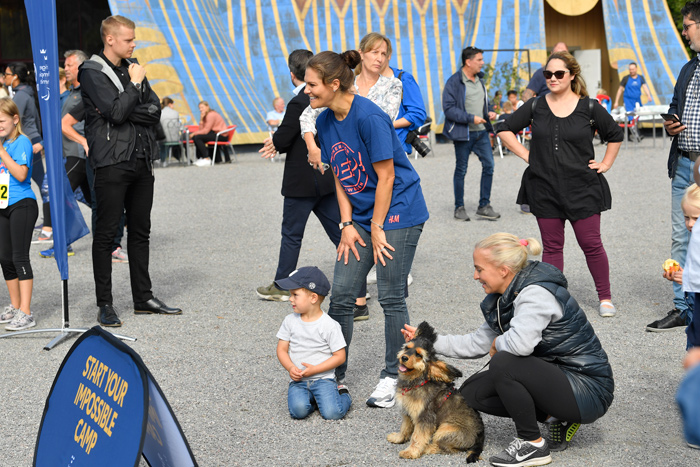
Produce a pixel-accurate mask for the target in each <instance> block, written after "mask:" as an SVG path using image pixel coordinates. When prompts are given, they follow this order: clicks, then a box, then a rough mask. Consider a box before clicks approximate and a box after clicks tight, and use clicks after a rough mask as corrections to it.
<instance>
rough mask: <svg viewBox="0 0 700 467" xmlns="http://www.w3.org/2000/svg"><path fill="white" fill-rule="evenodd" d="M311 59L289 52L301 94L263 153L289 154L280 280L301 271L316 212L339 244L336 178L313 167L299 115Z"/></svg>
mask: <svg viewBox="0 0 700 467" xmlns="http://www.w3.org/2000/svg"><path fill="white" fill-rule="evenodd" d="M312 56H313V54H312V53H311V52H309V51H308V50H295V51H293V52H292V53H291V54H289V59H288V64H289V71H290V75H291V78H292V83H293V84H294V86H296V89H294V93H295V94H296V96H295V97H294V98H292V100H291V101H289V103H288V104H287V110H286V111H285V114H284V119H283V120H282V123H281V124H280V126H279V128H278V129H277V131H276V132H275V133H274V134H273V135H272V137H271V138H268V139H267V140H265V143H264V144H265V146H264V147H263V148H262V149H261V150H260V152H261V153H262V157H267V158H270V157H273V156H274V155H275V154H276V152H277V151H279V152H282V153H285V152H286V153H287V157H286V159H285V163H284V176H283V178H282V196H284V211H283V214H282V244H281V245H280V256H279V261H278V264H277V272H276V273H275V280H278V279H284V278H285V277H288V276H289V273H291V272H292V271H294V269H296V267H297V260H298V259H299V251H300V250H301V241H302V239H303V238H304V229H305V228H306V221H307V220H308V219H309V215H310V214H311V212H313V213H314V214H316V217H317V218H318V220H319V221H320V222H321V225H322V226H323V228H324V229H325V230H326V233H327V234H328V237H329V238H330V239H331V241H332V242H333V243H334V244H335V245H337V244H338V243H339V242H340V229H339V228H338V224H339V223H340V211H339V209H338V202H337V200H336V197H335V182H334V180H333V174H332V173H331V171H330V170H326V171H324V173H323V174H322V173H321V172H320V171H318V170H314V168H313V167H312V166H311V165H310V164H309V161H308V152H307V150H306V144H305V143H304V140H303V139H302V137H301V127H300V125H299V116H301V113H302V112H303V111H304V109H306V108H307V107H308V106H309V96H307V95H306V94H304V91H303V90H304V86H306V83H304V73H305V72H306V64H307V63H308V61H309V59H310V58H311V57H312ZM321 170H322V169H321ZM341 228H342V227H341ZM257 294H258V296H259V297H260V298H263V299H266V300H275V301H287V300H289V292H288V291H286V290H280V289H278V288H277V287H275V283H274V282H272V283H271V284H270V285H269V286H266V287H258V289H257Z"/></svg>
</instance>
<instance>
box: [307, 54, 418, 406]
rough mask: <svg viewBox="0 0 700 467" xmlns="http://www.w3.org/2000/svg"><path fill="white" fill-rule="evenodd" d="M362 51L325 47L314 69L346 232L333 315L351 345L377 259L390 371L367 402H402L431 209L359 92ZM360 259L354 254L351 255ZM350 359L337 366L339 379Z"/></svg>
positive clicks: (379, 115)
mask: <svg viewBox="0 0 700 467" xmlns="http://www.w3.org/2000/svg"><path fill="white" fill-rule="evenodd" d="M360 60H361V58H360V54H359V53H358V52H357V51H355V50H351V51H348V52H345V53H343V54H336V53H334V52H321V53H320V54H318V55H316V56H314V57H313V58H312V59H311V60H310V61H309V64H308V65H307V68H306V76H305V81H306V88H305V90H304V92H305V93H306V94H308V95H309V98H310V101H311V102H310V105H311V107H312V108H319V107H328V109H327V110H325V111H324V112H323V113H321V115H319V117H318V119H317V120H316V129H317V132H318V138H319V142H320V146H321V155H322V161H323V162H324V163H326V164H329V165H330V167H331V169H332V171H333V174H334V176H335V184H336V196H337V197H338V206H339V207H340V219H341V224H340V226H339V227H340V229H341V230H342V234H341V240H340V244H339V245H338V257H337V263H336V267H335V273H334V277H333V289H332V290H333V295H331V303H330V310H329V312H328V314H329V315H330V316H331V317H332V318H334V319H335V320H336V321H338V322H339V323H340V325H341V327H342V329H343V336H344V337H345V341H346V342H347V344H348V348H349V347H350V341H351V340H352V330H353V305H354V303H355V297H357V296H358V293H359V292H360V289H361V287H362V283H363V282H364V281H365V277H366V276H367V273H368V272H369V270H370V269H371V267H372V265H373V264H377V289H378V292H379V303H380V304H381V306H382V309H383V310H384V317H385V325H384V336H385V339H386V352H385V356H384V359H385V368H384V369H383V370H382V372H381V376H380V382H379V384H378V385H377V388H376V389H375V391H374V392H373V393H372V395H371V396H370V398H369V399H368V400H367V404H368V405H370V406H374V407H391V406H393V405H394V402H395V398H394V393H395V392H396V378H397V376H398V361H397V358H396V354H397V353H398V351H399V349H400V348H401V346H402V345H403V338H402V335H401V329H402V327H403V325H404V324H405V323H408V322H409V319H408V309H407V308H406V300H405V298H404V286H405V284H406V279H407V277H408V273H409V271H410V270H411V264H412V263H413V257H414V255H415V251H416V246H417V245H418V239H419V238H420V235H421V232H422V230H423V223H424V222H425V221H426V220H428V209H427V207H426V204H425V200H424V199H423V192H422V190H421V187H420V178H419V177H418V174H417V173H416V171H415V170H414V169H413V167H412V166H411V163H410V162H409V160H408V157H407V156H406V153H405V152H404V151H403V148H402V147H401V143H400V142H399V140H398V138H397V137H396V132H395V131H394V127H393V124H392V121H391V119H390V118H389V116H388V115H387V114H386V113H385V112H384V111H382V109H380V108H379V107H378V106H377V105H376V104H374V103H373V102H372V101H370V100H369V99H366V98H364V97H362V96H359V95H356V94H354V92H353V82H354V75H353V71H352V70H353V69H354V68H355V67H356V66H357V65H358V64H359V63H360ZM351 253H352V256H353V257H354V259H353V258H351ZM346 368H347V364H346V363H345V364H343V365H341V366H339V367H338V368H337V369H336V377H337V378H338V380H339V382H341V383H342V382H343V380H344V378H345V370H346Z"/></svg>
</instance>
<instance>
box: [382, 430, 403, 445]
mask: <svg viewBox="0 0 700 467" xmlns="http://www.w3.org/2000/svg"><path fill="white" fill-rule="evenodd" d="M386 440H387V441H389V442H390V443H394V444H403V443H405V442H406V440H405V439H404V437H403V436H401V433H389V434H388V435H386Z"/></svg>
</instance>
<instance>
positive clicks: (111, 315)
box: [97, 305, 122, 328]
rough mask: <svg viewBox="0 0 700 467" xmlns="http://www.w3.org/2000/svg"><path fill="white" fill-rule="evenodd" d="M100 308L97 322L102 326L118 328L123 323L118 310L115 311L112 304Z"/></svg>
mask: <svg viewBox="0 0 700 467" xmlns="http://www.w3.org/2000/svg"><path fill="white" fill-rule="evenodd" d="M98 308H99V311H98V312H97V322H98V323H100V324H101V325H102V326H109V327H113V328H118V327H119V326H121V325H122V322H121V321H120V320H119V317H118V316H117V312H116V311H114V307H113V306H112V305H102V306H101V307H98Z"/></svg>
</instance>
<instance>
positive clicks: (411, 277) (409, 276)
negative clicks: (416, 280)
mask: <svg viewBox="0 0 700 467" xmlns="http://www.w3.org/2000/svg"><path fill="white" fill-rule="evenodd" d="M411 284H413V276H412V275H411V273H410V272H409V273H408V278H406V285H411Z"/></svg>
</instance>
